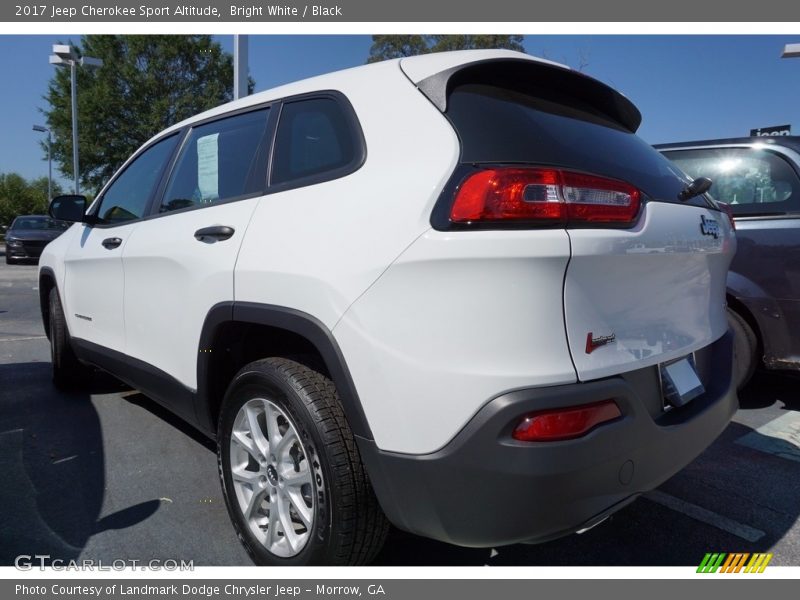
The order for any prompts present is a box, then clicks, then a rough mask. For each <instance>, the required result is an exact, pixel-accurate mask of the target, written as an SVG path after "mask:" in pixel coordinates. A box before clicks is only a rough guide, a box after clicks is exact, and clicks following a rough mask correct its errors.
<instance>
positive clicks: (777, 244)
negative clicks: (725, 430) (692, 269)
mask: <svg viewBox="0 0 800 600" xmlns="http://www.w3.org/2000/svg"><path fill="white" fill-rule="evenodd" d="M656 147H657V148H658V149H659V150H661V152H663V153H664V155H665V156H667V157H668V158H669V159H670V160H672V161H674V162H675V163H676V164H677V165H678V166H679V167H680V168H681V169H683V170H684V171H685V172H686V173H688V174H689V175H690V176H692V177H700V176H707V177H709V178H710V179H711V180H712V181H713V182H714V183H713V186H712V187H711V194H712V195H713V196H715V197H716V198H717V199H718V200H721V201H723V202H727V203H728V204H730V206H731V209H732V211H733V214H734V220H735V222H736V237H737V238H738V244H739V246H738V248H739V249H738V251H737V253H736V256H735V257H734V259H733V262H732V264H731V270H730V273H729V274H728V283H727V301H728V311H729V315H730V323H731V327H732V328H733V330H734V331H735V332H736V343H735V346H734V349H735V350H734V353H735V355H736V372H737V382H738V385H739V386H740V387H741V386H743V385H745V384H746V383H747V381H748V380H749V379H750V377H751V376H752V374H753V372H754V371H755V369H756V367H757V366H759V365H761V366H764V367H766V368H767V369H791V370H798V369H800V137H796V136H785V137H784V136H778V137H768V138H764V137H752V138H733V139H721V140H701V141H696V142H680V143H675V144H662V145H659V146H656Z"/></svg>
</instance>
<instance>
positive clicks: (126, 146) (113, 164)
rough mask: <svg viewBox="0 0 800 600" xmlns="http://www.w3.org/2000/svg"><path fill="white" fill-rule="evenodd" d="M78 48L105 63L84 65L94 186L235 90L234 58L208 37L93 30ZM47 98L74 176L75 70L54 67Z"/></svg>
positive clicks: (83, 161) (81, 115)
mask: <svg viewBox="0 0 800 600" xmlns="http://www.w3.org/2000/svg"><path fill="white" fill-rule="evenodd" d="M73 46H75V47H76V51H77V52H78V53H79V54H80V55H84V54H85V55H87V56H93V57H96V58H101V59H103V61H104V65H103V66H102V67H100V68H97V69H92V68H78V69H77V77H78V136H79V140H78V145H79V148H80V157H79V166H80V179H81V183H82V184H83V185H85V186H87V187H89V188H93V189H95V190H96V189H97V188H99V187H100V186H101V185H102V184H103V183H104V182H105V181H107V180H108V178H109V177H111V175H112V174H113V173H114V171H115V170H116V169H117V168H118V167H119V166H120V165H121V164H122V163H123V162H124V161H125V160H126V159H127V158H128V157H129V156H130V155H131V154H132V153H133V152H134V151H135V150H136V149H137V148H138V147H139V146H141V145H142V144H143V143H144V142H146V141H147V140H148V139H149V138H150V137H152V136H153V135H155V134H156V133H158V132H159V131H161V130H162V129H164V128H166V127H169V126H170V125H172V124H174V123H177V122H178V121H181V120H183V119H185V118H187V117H190V116H192V115H194V114H196V113H198V112H201V111H203V110H207V109H209V108H213V107H214V106H217V105H219V104H222V103H224V102H227V101H229V100H231V99H232V96H233V60H232V58H231V56H230V55H229V54H227V53H225V52H224V51H223V50H222V47H221V46H220V45H219V44H218V43H216V42H214V41H213V40H212V39H211V37H210V36H207V35H197V36H177V35H159V36H155V35H148V36H140V35H87V36H83V37H82V38H81V41H80V44H73ZM252 85H253V84H252V81H251V88H252ZM45 99H46V100H47V102H48V103H49V108H48V109H47V110H45V111H43V112H44V114H45V117H46V119H47V123H48V126H49V127H50V130H51V131H52V132H53V147H52V151H53V160H54V161H55V162H56V163H57V165H58V168H59V170H60V171H61V172H62V173H63V174H64V175H65V176H68V177H70V178H71V176H72V113H71V105H70V74H69V69H55V72H54V74H53V77H52V79H51V80H50V84H49V86H48V90H47V94H46V96H45Z"/></svg>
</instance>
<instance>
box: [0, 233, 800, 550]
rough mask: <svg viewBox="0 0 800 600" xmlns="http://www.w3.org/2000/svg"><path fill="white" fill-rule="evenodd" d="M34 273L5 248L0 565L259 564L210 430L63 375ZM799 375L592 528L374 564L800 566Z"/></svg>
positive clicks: (419, 544)
mask: <svg viewBox="0 0 800 600" xmlns="http://www.w3.org/2000/svg"><path fill="white" fill-rule="evenodd" d="M0 256H2V247H1V246H0ZM36 286H37V279H36V267H35V266H32V265H24V266H23V265H13V266H7V265H5V263H4V262H3V261H0V473H2V474H3V477H2V484H0V564H5V565H7V564H13V561H14V558H15V557H16V556H17V555H20V554H49V555H50V556H51V557H52V558H61V559H83V558H92V559H102V560H103V561H104V562H106V563H110V562H111V561H113V560H116V559H131V560H140V561H146V560H151V559H162V560H164V559H177V560H181V559H183V560H193V561H194V564H195V565H248V564H251V562H250V560H249V558H248V556H247V555H246V553H245V552H244V550H243V549H242V548H241V547H240V545H239V543H238V540H237V538H236V536H235V534H234V532H233V528H232V526H231V525H230V523H229V521H228V515H227V513H226V511H225V506H224V503H223V500H222V496H221V493H220V489H219V483H218V480H217V468H216V458H215V454H214V450H213V446H212V445H211V444H210V443H209V442H208V441H207V440H205V439H204V438H203V437H202V436H200V435H199V434H197V433H196V432H194V431H193V430H192V429H191V428H189V427H188V426H185V425H183V424H182V423H181V422H180V421H178V420H177V419H174V418H173V417H171V416H170V415H169V414H168V413H166V412H165V411H163V410H161V409H160V408H159V407H158V406H157V405H155V404H154V403H153V402H151V401H150V400H149V399H148V398H146V397H145V396H143V395H142V394H139V393H137V392H135V391H133V390H130V389H129V388H127V387H125V386H124V385H122V384H121V383H119V382H117V381H115V380H114V379H112V378H110V377H108V376H105V375H102V374H100V373H98V374H97V375H95V376H94V377H93V379H92V381H89V382H87V389H86V391H85V392H80V393H73V394H62V393H59V392H57V391H56V390H55V389H54V388H53V386H52V385H51V383H50V364H49V360H50V358H49V347H48V343H47V340H46V338H45V336H44V331H43V329H42V325H41V319H40V315H39V304H38V293H37V287H36ZM798 384H800V377H798V376H794V375H791V374H758V375H757V376H756V378H755V379H754V380H753V382H752V384H751V385H750V386H749V388H748V389H747V390H746V391H745V393H744V394H743V395H742V397H741V409H740V410H739V412H738V413H737V415H736V417H735V419H734V422H733V423H732V424H731V425H730V426H729V427H728V429H727V430H726V431H725V432H724V433H723V435H722V436H721V437H720V438H719V439H718V440H717V441H716V442H715V443H714V445H713V446H711V447H710V448H709V449H708V450H707V451H706V452H705V453H703V454H702V455H701V456H700V457H699V458H698V459H697V460H695V461H694V462H693V463H692V464H691V465H689V467H687V468H686V469H685V470H683V471H682V472H681V473H679V474H678V475H676V476H675V477H673V478H672V479H671V480H669V481H668V482H666V483H665V484H664V485H663V486H662V487H661V488H660V489H659V490H657V491H656V492H654V493H651V494H649V495H647V496H645V497H643V498H641V499H639V500H638V501H636V502H634V503H633V504H632V505H630V506H628V507H627V508H625V509H623V510H622V511H620V512H619V513H617V514H616V515H614V516H613V517H612V518H611V519H609V520H607V521H606V522H605V523H603V524H602V525H600V526H599V527H596V528H594V529H592V530H591V531H588V532H586V533H584V534H583V535H579V536H578V535H574V536H571V537H568V538H565V539H562V540H558V541H555V542H550V543H547V544H541V545H537V546H527V545H518V546H510V547H503V548H496V549H481V550H476V549H463V548H456V547H452V546H449V545H446V544H441V543H437V542H431V541H428V540H424V539H421V538H417V537H415V536H412V535H408V534H404V533H401V532H398V531H393V532H392V533H391V534H390V537H389V540H388V542H387V544H386V547H385V549H384V551H383V552H382V553H381V554H380V556H379V557H378V560H377V563H378V564H384V565H486V564H488V565H539V566H547V565H697V564H698V563H699V562H700V560H701V559H702V557H703V555H704V554H705V553H706V552H710V551H721V552H771V553H773V554H774V558H773V559H772V563H771V564H778V565H800V524H799V523H798V514H800V393H799V390H800V385H798ZM497 510H502V506H498V507H497Z"/></svg>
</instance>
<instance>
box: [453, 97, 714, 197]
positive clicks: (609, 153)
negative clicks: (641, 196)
mask: <svg viewBox="0 0 800 600" xmlns="http://www.w3.org/2000/svg"><path fill="white" fill-rule="evenodd" d="M528 87H529V88H531V87H533V86H531V85H528ZM540 96H544V95H543V94H539V95H537V94H536V92H535V91H534V90H532V89H528V90H525V91H519V90H517V89H510V88H508V87H504V86H499V85H492V84H485V83H465V84H463V85H460V86H457V87H455V88H454V89H453V90H452V91H451V92H450V95H449V97H448V108H447V112H446V115H447V117H448V118H449V119H450V121H451V122H452V123H453V126H454V127H455V129H456V131H457V132H458V135H459V137H460V139H461V160H462V162H465V163H527V164H534V165H543V166H555V167H562V168H567V169H572V170H576V171H582V172H586V173H593V174H596V175H603V176H606V177H610V178H613V179H619V180H622V181H626V182H628V183H630V184H632V185H635V186H636V187H638V188H639V189H640V190H641V191H642V192H644V193H645V194H647V195H648V196H650V197H651V198H653V199H657V200H664V201H674V202H677V201H678V200H677V198H678V193H679V192H680V191H681V189H683V187H685V185H686V182H687V180H686V177H685V175H684V174H683V173H681V172H680V170H679V169H677V168H676V167H675V165H673V164H671V163H670V162H669V161H668V160H666V159H665V158H664V157H663V156H661V155H660V154H659V153H658V151H656V150H655V149H654V148H652V147H651V146H649V145H648V144H647V143H646V142H645V141H644V140H642V139H641V138H639V137H638V136H637V135H636V134H634V133H631V132H630V131H628V130H626V129H624V128H623V127H622V126H620V125H619V124H617V123H615V122H614V121H612V120H610V119H608V118H607V117H605V116H603V115H602V114H599V113H598V112H597V111H594V110H592V109H591V107H589V106H587V105H586V103H585V102H577V101H575V102H573V101H572V100H571V99H570V97H569V96H564V95H561V96H559V95H558V94H554V93H552V91H550V92H548V94H547V97H540ZM689 203H690V204H692V203H694V204H698V205H701V204H703V203H704V201H703V200H702V199H701V198H695V199H693V200H692V201H690V202H689Z"/></svg>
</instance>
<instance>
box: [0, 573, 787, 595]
mask: <svg viewBox="0 0 800 600" xmlns="http://www.w3.org/2000/svg"><path fill="white" fill-rule="evenodd" d="M256 573H258V575H261V577H258V575H256ZM254 577H256V578H254V579H242V580H237V581H232V580H223V579H208V580H201V579H192V580H184V581H176V580H165V579H150V580H147V579H144V578H137V579H130V580H121V579H113V580H110V579H94V580H88V579H87V580H79V579H74V578H65V579H64V580H62V581H58V580H54V579H38V580H34V579H26V580H24V581H20V580H17V581H14V580H5V581H0V597H1V598H4V599H5V600H10V599H12V598H13V599H15V600H23V599H30V600H40V599H48V600H86V599H100V600H197V599H199V598H202V599H204V600H270V599H275V600H290V599H291V600H327V599H336V600H354V599H355V598H362V599H365V598H366V599H368V598H372V599H375V600H404V599H407V598H408V599H414V600H419V599H420V598H437V599H445V598H458V600H486V599H487V598H596V597H603V591H610V590H612V589H613V590H614V591H615V593H616V594H621V597H622V598H647V599H648V600H675V598H688V597H700V595H701V594H704V595H706V597H711V596H713V597H719V598H725V600H738V599H740V598H741V599H745V598H746V599H748V600H752V598H753V597H757V596H758V597H765V596H769V597H776V598H777V597H793V596H794V595H795V593H796V591H797V590H796V586H797V582H796V581H792V580H781V579H764V578H758V577H756V578H751V579H749V580H748V579H744V580H743V579H741V578H736V579H731V578H728V577H726V576H717V577H718V578H717V579H716V581H715V582H713V583H712V581H711V580H709V579H704V580H703V582H698V581H696V580H694V581H693V580H691V579H665V580H652V579H651V580H647V579H639V580H627V581H619V580H609V579H599V580H589V579H585V580H572V581H570V580H553V579H545V580H542V579H537V580H529V579H503V580H496V579H492V580H472V579H470V580H463V579H452V580H429V579H379V578H375V579H353V580H347V579H327V580H312V579H293V580H278V579H270V578H269V571H268V570H257V571H255V572H254Z"/></svg>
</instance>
